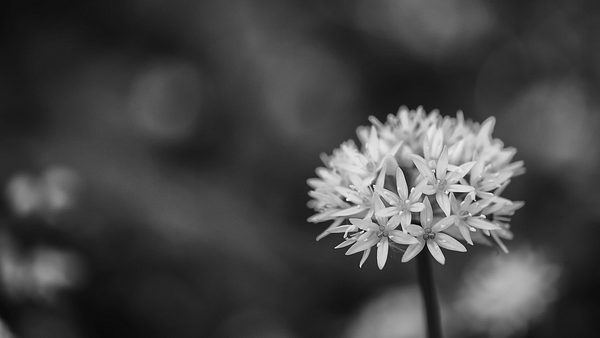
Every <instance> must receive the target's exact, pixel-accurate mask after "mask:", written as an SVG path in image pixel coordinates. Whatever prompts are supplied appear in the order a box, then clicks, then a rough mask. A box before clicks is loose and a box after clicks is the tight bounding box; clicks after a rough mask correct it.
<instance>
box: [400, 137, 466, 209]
mask: <svg viewBox="0 0 600 338" xmlns="http://www.w3.org/2000/svg"><path fill="white" fill-rule="evenodd" d="M411 159H412V160H413V162H414V163H415V166H416V167H417V169H418V170H419V173H421V175H423V177H424V178H425V179H426V180H427V184H426V185H425V186H424V187H423V193H424V194H425V195H433V194H435V200H436V201H437V203H438V205H439V206H440V208H441V209H442V211H443V212H444V213H445V214H446V216H449V215H450V198H449V197H448V193H449V192H471V191H473V187H472V186H470V185H465V184H461V183H460V179H461V178H463V177H465V175H466V174H467V173H469V170H471V168H472V167H473V165H474V164H475V162H467V163H465V164H463V165H461V166H459V167H458V168H455V169H454V171H448V170H447V169H448V149H447V148H445V147H444V148H443V149H442V152H441V154H440V157H439V158H438V160H437V161H436V163H435V169H433V170H432V169H431V168H430V167H429V166H428V165H427V162H426V161H425V159H423V158H422V157H421V156H419V155H412V156H411Z"/></svg>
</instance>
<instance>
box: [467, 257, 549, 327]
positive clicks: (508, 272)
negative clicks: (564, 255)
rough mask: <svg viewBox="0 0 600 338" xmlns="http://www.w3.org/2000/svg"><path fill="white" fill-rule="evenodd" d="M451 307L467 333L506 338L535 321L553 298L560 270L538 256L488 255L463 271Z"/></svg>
mask: <svg viewBox="0 0 600 338" xmlns="http://www.w3.org/2000/svg"><path fill="white" fill-rule="evenodd" d="M466 271H468V274H467V275H466V276H465V277H464V284H463V287H462V289H461V290H460V291H459V293H458V297H457V300H456V303H455V308H456V310H457V311H456V313H457V314H458V315H459V316H462V317H463V318H462V319H463V320H464V323H465V325H466V326H467V327H468V329H470V330H473V331H476V332H480V333H484V334H486V335H487V336H492V337H507V336H509V335H511V334H514V333H515V332H518V331H519V330H522V329H524V328H526V327H527V325H528V324H529V323H530V322H532V321H534V320H535V319H536V318H538V317H539V316H540V315H541V314H543V313H544V311H546V310H547V308H548V306H549V305H550V304H551V303H552V301H554V299H556V297H557V282H558V277H559V275H560V268H559V266H557V265H556V264H554V263H552V262H550V261H549V260H548V259H546V258H545V257H544V255H543V253H541V252H537V251H533V250H530V249H520V250H517V251H514V252H513V253H512V254H511V255H510V256H498V255H490V256H488V257H485V258H483V259H481V260H479V261H478V262H477V263H476V264H474V266H473V267H471V268H470V269H467V270H466Z"/></svg>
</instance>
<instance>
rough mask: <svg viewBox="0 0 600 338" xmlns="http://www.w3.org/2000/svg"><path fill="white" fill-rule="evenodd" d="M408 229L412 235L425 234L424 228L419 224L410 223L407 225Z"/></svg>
mask: <svg viewBox="0 0 600 338" xmlns="http://www.w3.org/2000/svg"><path fill="white" fill-rule="evenodd" d="M406 231H407V232H408V233H409V234H411V235H413V236H415V237H419V236H423V234H424V233H425V232H424V231H423V228H422V227H420V226H418V225H416V224H409V225H407V226H406Z"/></svg>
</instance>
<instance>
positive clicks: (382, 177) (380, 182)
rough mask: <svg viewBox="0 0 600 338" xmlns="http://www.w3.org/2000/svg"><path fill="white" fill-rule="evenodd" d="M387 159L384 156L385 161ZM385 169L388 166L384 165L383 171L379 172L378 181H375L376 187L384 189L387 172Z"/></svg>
mask: <svg viewBox="0 0 600 338" xmlns="http://www.w3.org/2000/svg"><path fill="white" fill-rule="evenodd" d="M385 161H386V159H385V158H384V159H383V162H385ZM385 169H386V166H383V167H382V168H381V171H380V172H379V175H378V176H377V181H376V182H375V188H380V189H383V186H384V184H385V174H386V172H385Z"/></svg>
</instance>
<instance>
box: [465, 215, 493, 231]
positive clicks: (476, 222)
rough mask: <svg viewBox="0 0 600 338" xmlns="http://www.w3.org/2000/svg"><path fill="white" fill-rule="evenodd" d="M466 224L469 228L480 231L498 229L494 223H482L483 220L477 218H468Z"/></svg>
mask: <svg viewBox="0 0 600 338" xmlns="http://www.w3.org/2000/svg"><path fill="white" fill-rule="evenodd" d="M466 222H467V224H469V225H470V226H472V227H475V228H478V229H482V230H497V229H499V228H500V227H499V226H497V225H496V224H494V223H491V222H488V221H484V220H483V219H481V218H477V217H469V218H467V219H466Z"/></svg>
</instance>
